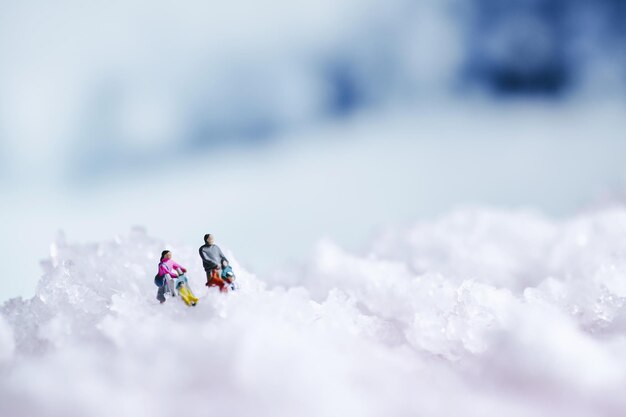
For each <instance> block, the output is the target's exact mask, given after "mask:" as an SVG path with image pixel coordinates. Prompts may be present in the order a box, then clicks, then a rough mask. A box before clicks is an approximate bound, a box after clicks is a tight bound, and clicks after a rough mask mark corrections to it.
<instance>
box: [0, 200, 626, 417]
mask: <svg viewBox="0 0 626 417" xmlns="http://www.w3.org/2000/svg"><path fill="white" fill-rule="evenodd" d="M624 236H626V210H624V209H619V208H613V209H603V210H598V211H594V212H588V213H583V214H580V215H578V216H577V217H574V218H571V219H568V220H565V221H558V222H557V221H552V220H549V219H546V218H544V217H542V216H541V215H539V214H536V213H532V212H527V211H516V212H503V211H495V210H486V209H464V210H459V211H457V212H454V213H451V214H450V215H448V216H445V217H443V218H441V219H439V220H437V221H435V222H431V223H419V224H416V225H414V226H413V227H412V228H410V229H408V230H401V231H394V230H390V231H387V232H385V233H383V234H381V235H380V236H379V237H378V238H376V239H375V240H374V241H373V242H372V244H371V246H370V248H369V249H368V250H367V251H364V252H363V253H362V254H355V253H347V252H346V251H344V250H342V249H341V248H339V247H338V246H337V245H335V244H333V243H332V242H329V241H324V242H321V243H320V244H319V246H318V248H317V251H316V253H315V254H314V256H313V257H312V260H311V262H310V264H309V265H308V266H307V267H306V268H303V270H302V271H299V272H296V271H292V272H291V273H288V272H287V270H285V271H284V275H285V278H284V279H282V284H280V283H279V280H278V279H274V281H272V282H271V283H270V282H269V281H264V280H262V279H260V278H259V277H256V276H255V275H254V274H252V273H250V272H248V271H245V270H244V268H243V267H242V266H241V265H240V264H239V263H238V262H237V260H236V259H235V258H234V256H233V254H232V253H230V252H228V251H227V256H230V257H231V259H232V260H233V265H234V267H235V270H236V271H237V273H238V274H237V275H238V282H239V285H240V291H238V292H235V293H230V294H220V293H218V292H217V291H216V290H208V289H206V287H203V285H202V283H203V281H204V275H203V271H202V269H201V265H200V262H199V259H197V250H196V248H195V247H171V246H169V245H167V246H166V243H167V242H163V241H160V240H158V239H155V238H152V237H150V236H149V235H148V234H147V233H146V232H145V231H144V230H142V229H141V228H136V229H133V230H132V231H131V232H130V233H129V234H128V235H127V236H123V237H120V238H118V239H116V240H115V241H110V242H102V243H97V244H71V243H67V242H66V241H65V239H64V237H63V236H59V238H58V239H57V241H56V242H55V243H54V244H53V245H52V246H51V251H50V252H51V253H50V257H49V259H48V260H46V261H45V262H44V263H43V265H44V269H45V273H44V275H43V277H42V279H41V281H40V283H39V287H38V291H37V294H36V295H35V296H34V297H33V298H32V299H28V300H23V299H20V298H18V299H12V300H9V301H7V302H6V303H5V304H4V305H3V306H2V308H1V309H0V312H1V314H0V415H2V416H6V417H18V416H29V417H32V416H64V417H71V416H106V417H109V416H114V415H128V416H135V417H140V416H150V417H159V416H172V415H178V414H181V413H182V414H184V415H186V416H220V417H225V416H252V415H254V416H255V417H263V416H272V417H276V416H299V417H306V416H359V417H365V416H382V415H385V416H481V417H489V416H493V417H496V416H497V417H500V416H513V417H517V416H520V417H521V416H568V417H582V416H589V417H597V416H616V417H617V416H623V415H624V414H625V413H626V395H624V394H625V392H624V386H625V384H624V383H625V382H626V380H625V379H626V378H625V377H626V360H625V359H624V357H625V355H624V354H625V353H626V339H625V338H624V334H625V332H626V309H625V308H624V301H625V300H626V280H625V277H624V274H625V271H626V241H625V239H624ZM165 247H168V248H170V249H171V250H172V252H173V255H174V259H176V260H177V261H178V262H179V263H181V264H182V265H185V266H187V267H188V268H189V277H190V284H191V287H192V288H193V289H194V290H195V292H196V294H197V295H198V296H199V297H200V302H199V304H198V305H197V306H196V307H194V308H191V307H186V306H185V305H184V304H183V303H182V302H180V301H179V300H177V299H168V301H167V302H166V303H165V304H163V305H159V304H158V302H157V301H156V300H155V293H156V287H155V286H154V284H153V282H152V278H153V276H154V273H155V272H156V263H157V262H156V260H157V258H158V256H159V254H160V251H161V250H163V249H164V248H165ZM259 250H263V249H262V248H260V249H259ZM268 256H271V254H268ZM287 283H288V284H287Z"/></svg>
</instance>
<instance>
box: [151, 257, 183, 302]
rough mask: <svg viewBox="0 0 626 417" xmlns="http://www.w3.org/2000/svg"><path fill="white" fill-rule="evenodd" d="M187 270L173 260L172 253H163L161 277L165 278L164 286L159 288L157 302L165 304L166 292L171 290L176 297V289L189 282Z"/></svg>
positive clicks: (160, 268) (160, 264)
mask: <svg viewBox="0 0 626 417" xmlns="http://www.w3.org/2000/svg"><path fill="white" fill-rule="evenodd" d="M185 272H187V270H186V269H185V268H184V267H183V266H181V265H179V264H177V263H176V262H174V261H173V260H172V252H170V251H169V250H164V251H163V252H162V253H161V261H160V262H159V275H160V276H162V277H163V278H164V282H163V285H162V286H161V287H159V291H158V292H157V300H159V301H160V302H161V303H164V302H165V291H167V290H169V292H170V293H171V294H172V296H176V287H177V286H178V285H179V284H180V283H181V282H184V283H186V282H187V277H185V275H184V274H185Z"/></svg>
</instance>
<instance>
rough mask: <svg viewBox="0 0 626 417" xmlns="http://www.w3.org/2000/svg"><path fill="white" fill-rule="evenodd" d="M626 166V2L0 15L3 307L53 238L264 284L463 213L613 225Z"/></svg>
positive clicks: (185, 4) (246, 5)
mask: <svg viewBox="0 0 626 417" xmlns="http://www.w3.org/2000/svg"><path fill="white" fill-rule="evenodd" d="M625 156H626V0H593V1H591V0H509V1H502V0H437V1H435V0H386V1H373V0H332V1H331V0H290V1H286V0H257V1H254V2H245V1H240V0H232V1H230V2H218V1H213V0H211V1H199V0H177V1H176V2H174V1H170V0H151V1H147V0H127V1H123V2H122V1H106V2H104V1H94V2H84V1H77V0H62V1H57V2H49V1H41V0H23V1H20V2H9V1H3V2H1V3H0V195H1V196H2V198H1V199H0V210H1V212H0V213H1V217H0V231H1V233H0V249H1V250H2V254H3V256H4V258H5V260H4V262H3V265H4V268H3V273H4V276H5V278H4V284H3V286H2V289H1V290H0V301H3V300H5V299H8V298H10V297H15V296H19V295H21V296H30V295H32V294H33V293H34V289H35V285H36V282H37V280H38V278H39V276H40V275H41V272H40V267H39V260H40V259H42V258H44V257H45V256H47V253H48V248H49V245H50V243H51V242H52V241H54V240H55V239H57V235H58V234H59V231H61V230H62V231H64V234H65V235H66V236H67V238H68V239H69V240H72V241H79V242H82V241H85V242H89V241H98V240H103V239H114V238H115V237H116V236H118V235H120V234H126V233H128V231H129V230H130V228H131V227H133V226H134V225H140V226H142V227H145V228H146V229H147V231H148V233H149V234H151V235H153V236H156V237H159V238H162V239H164V241H165V242H166V243H167V245H169V248H170V249H172V250H173V251H175V250H176V246H177V245H194V244H197V245H198V246H200V245H201V244H202V235H203V234H204V233H208V232H210V233H214V234H215V235H216V238H217V243H218V244H220V245H221V246H222V247H223V248H228V249H230V250H231V251H232V252H233V254H235V256H236V257H237V258H238V259H239V261H240V262H241V263H242V264H243V265H245V266H246V267H248V268H249V269H251V270H252V271H255V272H257V273H259V274H261V275H264V276H271V274H273V273H274V272H275V271H276V270H277V269H280V268H282V266H283V265H286V264H292V263H297V262H301V261H302V260H303V259H305V258H306V257H307V256H308V254H309V253H310V252H311V248H312V247H313V245H314V244H315V243H316V242H317V241H318V240H319V239H321V238H329V239H332V240H334V241H336V242H338V243H339V244H341V245H343V246H345V247H348V248H350V249H353V250H358V249H359V248H360V247H362V246H363V245H367V243H368V241H369V240H371V239H374V238H375V236H376V234H377V232H378V231H380V230H382V229H384V228H385V227H388V226H394V227H403V226H404V225H408V224H410V223H412V222H414V221H418V220H429V219H433V218H436V217H437V216H439V215H442V214H443V213H446V212H448V211H450V210H453V209H455V208H457V207H461V206H467V205H472V206H475V205H487V206H495V207H501V208H505V209H518V208H525V209H531V210H536V211H539V212H543V213H545V214H547V215H549V216H553V217H557V218H558V217H563V216H568V215H572V214H573V213H577V212H579V211H580V210H583V209H588V208H590V207H594V206H596V205H604V204H619V203H620V201H624V200H626V199H625V198H624V196H625V195H626V193H624V192H623V191H624V190H625V189H626V187H625V184H626V164H625V163H624V160H625ZM155 265H156V260H155ZM155 268H156V266H155Z"/></svg>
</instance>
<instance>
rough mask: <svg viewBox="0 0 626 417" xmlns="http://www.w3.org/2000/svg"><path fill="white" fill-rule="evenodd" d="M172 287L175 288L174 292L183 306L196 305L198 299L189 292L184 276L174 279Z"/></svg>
mask: <svg viewBox="0 0 626 417" xmlns="http://www.w3.org/2000/svg"><path fill="white" fill-rule="evenodd" d="M174 285H175V286H176V291H178V295H180V298H181V299H182V300H183V302H184V303H185V304H187V305H188V306H195V305H196V304H197V303H198V297H196V296H195V295H194V294H193V292H192V291H191V288H189V284H188V283H187V277H186V276H184V275H181V276H179V277H178V278H176V279H175V280H174Z"/></svg>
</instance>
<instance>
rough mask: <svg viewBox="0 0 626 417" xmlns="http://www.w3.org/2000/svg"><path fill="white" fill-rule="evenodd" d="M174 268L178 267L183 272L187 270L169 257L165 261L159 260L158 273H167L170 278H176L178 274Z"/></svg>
mask: <svg viewBox="0 0 626 417" xmlns="http://www.w3.org/2000/svg"><path fill="white" fill-rule="evenodd" d="M176 269H180V270H182V271H183V273H185V272H187V270H186V269H185V268H183V267H182V266H180V265H179V264H177V263H176V262H174V261H173V260H171V259H168V260H166V261H161V263H160V264H159V275H169V276H170V277H171V278H176V277H177V276H178V272H177V271H176Z"/></svg>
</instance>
